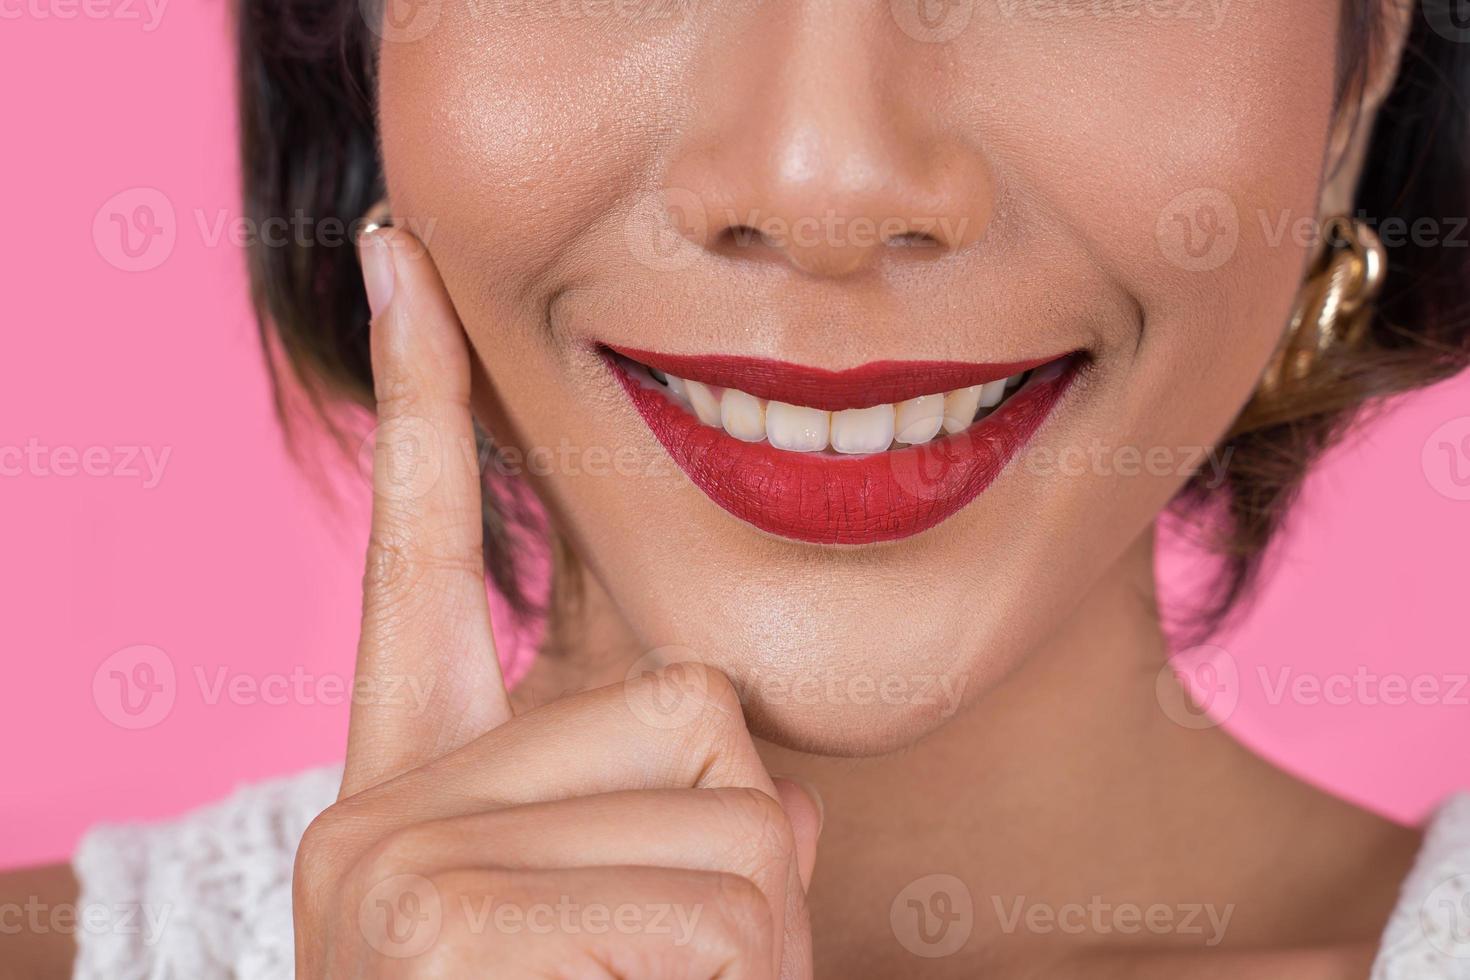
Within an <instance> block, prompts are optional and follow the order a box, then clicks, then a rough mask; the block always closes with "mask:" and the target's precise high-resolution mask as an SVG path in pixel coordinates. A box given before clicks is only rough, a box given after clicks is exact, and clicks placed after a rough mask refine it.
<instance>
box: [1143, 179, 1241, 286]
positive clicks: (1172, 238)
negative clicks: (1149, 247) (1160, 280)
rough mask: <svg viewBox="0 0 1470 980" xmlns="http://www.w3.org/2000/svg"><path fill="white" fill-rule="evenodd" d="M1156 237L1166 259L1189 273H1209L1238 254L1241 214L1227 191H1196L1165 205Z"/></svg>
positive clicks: (1188, 192) (1182, 195) (1207, 188)
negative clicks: (1236, 251)
mask: <svg viewBox="0 0 1470 980" xmlns="http://www.w3.org/2000/svg"><path fill="white" fill-rule="evenodd" d="M1154 234H1155V237H1156V238H1157V239H1158V243H1159V251H1161V252H1162V253H1163V254H1164V258H1166V259H1168V260H1169V261H1170V262H1172V263H1174V264H1175V265H1177V266H1178V267H1179V268H1181V269H1184V270H1186V271H1188V272H1210V271H1213V270H1215V269H1218V268H1220V266H1222V265H1224V264H1225V263H1226V262H1229V261H1230V259H1231V257H1233V256H1234V255H1235V249H1236V247H1237V246H1238V245H1239V244H1240V212H1239V211H1237V210H1236V207H1235V202H1233V201H1231V200H1230V197H1229V196H1228V195H1227V194H1225V192H1224V191H1220V190H1216V189H1215V188H1213V187H1201V188H1197V189H1195V190H1192V191H1186V192H1185V193H1183V194H1180V195H1179V196H1178V197H1176V198H1174V199H1173V200H1172V201H1170V202H1169V203H1168V204H1167V205H1165V206H1164V210H1163V212H1162V213H1161V214H1160V215H1159V221H1158V225H1157V226H1156V227H1155V229H1154Z"/></svg>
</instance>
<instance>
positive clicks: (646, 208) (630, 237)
mask: <svg viewBox="0 0 1470 980" xmlns="http://www.w3.org/2000/svg"><path fill="white" fill-rule="evenodd" d="M709 224H710V221H709V212H708V211H707V210H706V209H705V206H704V201H703V200H702V199H701V198H700V196H699V195H698V194H696V193H694V192H693V191H691V190H685V189H684V188H681V187H666V188H664V189H663V190H657V191H648V192H647V193H644V194H641V195H639V197H638V198H637V200H635V201H634V202H633V208H632V210H630V211H629V212H628V217H627V218H626V219H625V220H624V222H623V239H624V241H626V242H627V245H628V250H629V251H630V252H631V253H632V254H633V258H634V259H635V260H636V261H637V262H638V263H639V264H640V265H644V266H647V267H648V268H650V269H653V270H654V271H655V272H678V271H680V270H682V269H687V268H689V267H690V266H691V265H693V264H694V263H695V261H696V260H698V258H699V251H700V249H699V246H698V245H696V244H695V242H703V241H704V240H705V239H706V237H707V236H708V235H709Z"/></svg>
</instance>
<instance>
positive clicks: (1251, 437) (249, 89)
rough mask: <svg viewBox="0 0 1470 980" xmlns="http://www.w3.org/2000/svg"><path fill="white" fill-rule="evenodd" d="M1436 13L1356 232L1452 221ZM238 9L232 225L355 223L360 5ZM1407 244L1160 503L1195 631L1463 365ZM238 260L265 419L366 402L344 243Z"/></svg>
mask: <svg viewBox="0 0 1470 980" xmlns="http://www.w3.org/2000/svg"><path fill="white" fill-rule="evenodd" d="M1385 2H1408V0H1344V2H1343V23H1342V33H1341V40H1340V48H1339V50H1340V56H1339V62H1340V64H1339V77H1340V86H1339V102H1340V104H1341V105H1344V106H1350V105H1351V104H1352V103H1353V100H1354V96H1355V94H1356V93H1357V92H1358V91H1359V88H1360V86H1361V84H1362V80H1363V78H1364V75H1365V69H1366V67H1367V66H1368V64H1369V63H1370V60H1371V56H1372V55H1373V53H1375V52H1376V51H1377V50H1378V49H1379V47H1380V45H1381V43H1382V23H1381V14H1382V12H1383V11H1382V6H1381V5H1382V4H1383V3H1385ZM1454 3H1455V0H1423V3H1422V4H1421V6H1420V8H1419V9H1418V11H1417V13H1416V14H1415V15H1414V16H1413V17H1412V21H1413V24H1412V27H1411V29H1410V36H1409V38H1408V42H1407V47H1406V49H1405V53H1404V56H1403V64H1402V68H1401V71H1400V73H1399V76H1398V79H1397V82H1396V84H1395V85H1394V87H1393V90H1392V91H1391V93H1390V94H1389V96H1388V98H1387V101H1386V102H1385V104H1384V106H1383V108H1382V111H1381V112H1380V113H1379V118H1378V122H1377V125H1376V127H1375V130H1374V132H1373V134H1372V137H1371V142H1370V144H1369V151H1368V160H1367V165H1366V169H1365V172H1364V174H1363V176H1362V180H1361V183H1360V186H1359V189H1358V192H1357V200H1356V207H1357V211H1358V214H1359V216H1361V217H1363V218H1364V219H1365V220H1367V221H1369V222H1370V223H1380V224H1386V223H1388V222H1396V223H1399V222H1401V223H1403V226H1404V227H1413V223H1414V222H1415V221H1416V220H1420V219H1425V218H1429V219H1434V220H1437V221H1439V222H1441V226H1442V227H1446V228H1450V227H1453V223H1454V222H1455V221H1456V219H1459V220H1464V219H1465V218H1466V217H1467V216H1470V143H1467V140H1466V123H1467V113H1466V106H1465V102H1464V100H1465V98H1466V96H1467V94H1470V37H1467V38H1458V37H1452V36H1451V32H1450V31H1449V30H1447V29H1445V25H1450V24H1452V23H1453V21H1452V19H1451V16H1450V12H1449V9H1448V8H1449V5H1452V4H1454ZM237 13H238V38H239V72H240V117H241V122H240V128H241V153H242V160H243V174H244V198H245V214H246V217H247V219H249V220H252V221H254V222H257V223H258V226H259V223H263V222H265V221H266V220H267V219H271V218H275V219H281V218H285V219H288V220H290V219H293V218H295V217H298V216H309V217H311V218H314V219H317V220H322V219H327V218H333V219H336V220H338V221H341V222H344V223H347V224H349V225H350V224H351V223H353V222H355V221H357V220H359V218H360V216H361V215H363V214H364V213H365V212H367V211H368V209H369V208H370V207H371V206H372V205H373V204H374V203H375V202H377V201H378V200H379V199H381V197H382V196H383V193H384V187H383V175H382V171H381V168H380V164H379V154H378V145H377V133H376V123H375V108H374V92H375V89H376V85H375V78H374V74H375V63H376V43H375V42H376V36H375V35H374V34H373V32H372V31H371V30H370V29H369V28H368V19H369V17H371V16H372V14H371V12H370V11H365V10H364V9H363V8H362V7H361V6H359V0H239V7H238V12H237ZM1437 28H1438V29H1437ZM1414 238H1415V236H1411V237H1410V240H1407V241H1403V242H1401V243H1399V242H1396V243H1391V245H1392V247H1390V249H1389V253H1388V254H1389V268H1388V277H1387V285H1386V289H1385V292H1384V294H1383V295H1382V297H1381V298H1380V301H1379V303H1378V306H1377V309H1376V312H1375V314H1374V316H1373V319H1372V322H1371V325H1370V328H1369V330H1368V335H1367V342H1366V344H1364V345H1363V346H1362V347H1360V348H1356V349H1354V350H1352V351H1341V352H1338V353H1335V354H1331V355H1329V356H1328V357H1326V358H1324V359H1323V360H1322V361H1321V362H1320V363H1319V366H1318V368H1317V369H1316V370H1315V371H1314V372H1313V375H1312V379H1311V383H1310V384H1309V385H1307V386H1304V387H1302V388H1301V389H1300V390H1299V391H1296V392H1294V394H1293V395H1292V397H1291V399H1290V400H1289V401H1287V402H1284V403H1282V404H1279V405H1275V406H1273V411H1272V413H1271V414H1270V416H1269V417H1268V418H1267V419H1266V420H1265V421H1263V422H1261V423H1259V424H1257V425H1254V426H1253V427H1251V428H1249V429H1246V430H1244V431H1240V430H1237V431H1234V432H1232V433H1231V434H1230V435H1229V436H1228V437H1227V438H1226V440H1225V442H1224V444H1223V445H1222V447H1221V449H1222V451H1225V452H1229V454H1230V455H1229V457H1228V458H1229V466H1228V468H1227V472H1226V476H1225V480H1224V483H1223V485H1218V486H1217V485H1211V484H1209V483H1207V482H1206V479H1205V477H1204V476H1203V475H1200V476H1196V477H1195V478H1194V479H1193V480H1191V481H1190V482H1189V483H1188V484H1187V485H1186V486H1185V488H1184V490H1183V491H1182V492H1181V494H1180V495H1179V497H1178V498H1177V500H1176V502H1175V503H1176V507H1175V513H1176V514H1179V515H1183V516H1185V517H1195V516H1201V515H1203V516H1206V517H1208V518H1210V519H1211V521H1206V522H1202V523H1201V524H1200V526H1207V527H1210V528H1214V529H1215V531H1214V532H1213V533H1212V534H1211V538H1210V541H1209V543H1210V544H1211V546H1212V547H1213V548H1214V549H1215V550H1216V551H1217V552H1218V554H1219V555H1220V556H1221V558H1222V564H1221V576H1220V581H1219V583H1218V587H1217V588H1216V589H1215V590H1214V591H1213V592H1212V593H1211V595H1210V596H1209V598H1208V600H1207V602H1206V603H1205V604H1204V605H1203V606H1202V608H1201V609H1199V610H1198V612H1199V615H1200V621H1201V622H1202V623H1204V624H1206V625H1207V627H1209V628H1212V627H1214V626H1218V625H1219V624H1220V623H1221V622H1223V620H1224V619H1225V617H1226V615H1227V614H1228V613H1229V612H1230V611H1231V610H1232V609H1233V608H1235V607H1237V605H1238V604H1239V603H1240V600H1241V599H1242V598H1243V597H1245V596H1246V595H1247V594H1248V593H1249V592H1250V591H1251V589H1252V587H1253V586H1254V584H1255V582H1256V579H1257V577H1258V571H1259V569H1260V567H1261V562H1262V559H1263V557H1264V555H1265V554H1266V550H1267V545H1268V544H1269V543H1270V541H1271V539H1272V537H1273V535H1274V534H1275V532H1276V531H1277V530H1278V528H1279V527H1280V525H1281V523H1282V521H1283V519H1284V516H1285V514H1286V512H1287V510H1288V508H1289V506H1290V504H1291V502H1292V500H1293V499H1294V497H1295V496H1296V494H1297V492H1298V491H1299V489H1300V487H1301V484H1302V480H1303V478H1304V476H1305V474H1306V472H1307V470H1308V468H1309V466H1310V465H1311V463H1312V461H1313V460H1314V459H1316V458H1317V457H1318V456H1319V455H1320V454H1321V452H1322V451H1323V450H1324V449H1325V448H1326V447H1327V446H1329V445H1330V444H1331V443H1332V442H1333V441H1334V440H1335V439H1336V438H1338V437H1339V436H1340V435H1341V434H1342V433H1343V431H1344V430H1345V428H1346V427H1347V426H1348V424H1349V423H1350V422H1351V421H1352V420H1353V419H1354V418H1355V417H1356V416H1357V415H1358V414H1359V413H1360V411H1361V410H1362V409H1363V408H1365V407H1366V406H1371V405H1374V404H1376V403H1377V402H1378V401H1379V400H1381V399H1382V398H1384V397H1386V396H1389V395H1393V394H1396V393H1399V392H1404V391H1408V390H1410V389H1414V388H1417V387H1421V386H1423V385H1426V384H1430V383H1432V382H1435V381H1438V380H1441V379H1443V378H1446V377H1449V376H1450V375H1452V374H1454V373H1456V372H1457V371H1459V370H1460V369H1462V368H1463V367H1464V366H1465V365H1466V364H1467V362H1470V325H1467V319H1466V314H1467V307H1466V273H1467V272H1470V263H1467V259H1470V249H1460V248H1453V247H1446V246H1443V245H1437V244H1435V243H1432V242H1423V241H1418V240H1414ZM1462 244H1463V243H1462ZM249 268H250V279H251V284H252V298H253V302H254V305H255V309H256V312H257V316H258V319H259V324H260V333H261V338H262V342H263V345H264V347H265V349H266V352H267V359H268V362H269V364H270V367H271V371H272V379H273V381H274V382H275V390H276V404H277V409H278V412H279V413H280V414H281V416H282V419H283V421H284V422H285V423H286V424H287V426H288V428H289V426H290V425H291V423H292V416H293V415H294V411H293V407H292V405H293V399H292V397H291V396H290V394H289V392H290V391H293V390H298V391H301V392H304V393H305V395H306V397H307V399H308V401H309V402H310V405H311V406H312V407H313V408H315V409H316V410H317V412H318V413H319V414H320V415H322V416H324V417H327V418H328V419H330V417H331V414H332V409H333V406H335V405H339V404H348V405H361V406H367V405H370V404H371V401H372V372H371V368H370V364H369V357H368V334H367V322H368V308H367V300H366V296H365V294H364V291H363V287H362V282H361V276H360V272H359V269H358V265H357V256H356V252H355V250H354V249H353V248H350V247H332V248H329V247H325V246H323V245H321V244H316V245H311V244H305V245H303V244H297V243H293V244H291V245H289V246H287V247H267V246H266V245H263V244H260V243H253V244H252V247H251V249H250V252H249ZM481 438H482V453H483V451H484V450H485V449H486V446H485V444H484V442H483V434H481ZM481 458H482V459H485V458H488V457H487V456H485V455H483V454H482V456H481ZM525 504H526V497H525V488H524V487H523V486H517V485H514V484H512V483H510V482H509V481H508V480H506V479H504V478H501V477H499V476H498V475H497V474H495V473H494V472H493V469H492V470H491V471H490V473H489V475H488V482H487V492H486V505H485V520H484V525H485V555H486V564H487V568H488V572H489V574H490V577H491V581H492V582H493V584H494V585H495V587H496V588H497V589H499V590H500V591H501V593H503V594H504V595H505V596H506V598H507V599H508V600H509V601H510V603H511V605H512V606H513V608H515V609H517V610H518V611H526V610H528V609H530V608H532V605H533V603H532V602H531V600H530V597H529V596H528V595H527V594H526V592H525V589H524V588H523V586H522V576H520V575H519V574H518V572H517V568H516V563H515V560H514V555H515V553H516V549H515V548H514V547H513V544H514V542H515V540H516V532H517V530H518V529H525V528H532V530H533V531H534V532H536V533H544V530H545V529H544V528H536V527H533V524H534V521H535V518H534V514H535V511H534V508H531V507H528V506H526V505H525ZM1215 518H1223V520H1218V521H1217V520H1214V519H1215Z"/></svg>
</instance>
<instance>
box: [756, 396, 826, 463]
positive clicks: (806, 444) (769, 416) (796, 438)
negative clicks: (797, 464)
mask: <svg viewBox="0 0 1470 980" xmlns="http://www.w3.org/2000/svg"><path fill="white" fill-rule="evenodd" d="M746 397H749V396H748V395H747V396H746ZM831 427H832V413H831V412H824V411H822V410H820V409H816V408H804V407H802V406H800V405H788V404H786V403H785V402H771V403H770V404H768V405H767V406H766V438H767V439H769V440H770V441H771V445H773V446H775V447H776V448H777V449H786V450H789V451H791V452H796V453H818V452H821V451H822V450H823V449H826V448H827V434H828V432H829V431H830V430H831Z"/></svg>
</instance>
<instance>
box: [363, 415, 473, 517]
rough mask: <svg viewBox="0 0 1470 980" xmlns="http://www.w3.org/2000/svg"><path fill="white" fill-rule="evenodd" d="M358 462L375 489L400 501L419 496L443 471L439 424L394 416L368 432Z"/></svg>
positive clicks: (426, 420) (409, 417)
mask: <svg viewBox="0 0 1470 980" xmlns="http://www.w3.org/2000/svg"><path fill="white" fill-rule="evenodd" d="M471 452H472V453H473V449H472V450H471ZM357 465H358V469H359V471H360V472H361V473H362V475H363V476H364V477H365V478H366V479H367V480H368V482H369V483H371V484H373V486H374V489H375V492H377V493H381V494H383V495H384V496H385V497H387V498H388V499H390V500H396V501H400V502H401V501H410V500H418V499H419V498H421V497H423V496H424V495H425V494H427V493H428V492H429V491H430V490H433V489H434V487H435V485H436V484H438V482H439V478H440V477H441V476H442V475H443V473H444V444H443V440H441V439H440V438H439V428H438V426H436V425H434V423H433V422H430V421H429V420H428V419H425V418H420V417H418V416H416V415H403V416H399V417H396V418H391V419H389V420H388V421H386V422H384V423H383V424H381V425H379V426H376V427H374V428H373V430H372V432H370V433H368V435H367V438H366V439H364V440H363V442H362V445H361V446H360V447H358V452H357ZM476 465H478V462H477V463H476ZM375 471H377V479H374V472H375Z"/></svg>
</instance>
